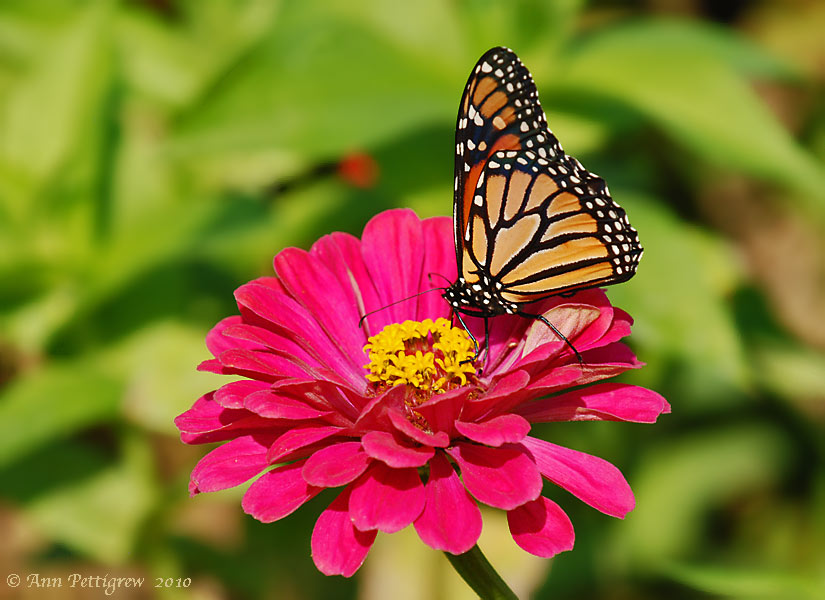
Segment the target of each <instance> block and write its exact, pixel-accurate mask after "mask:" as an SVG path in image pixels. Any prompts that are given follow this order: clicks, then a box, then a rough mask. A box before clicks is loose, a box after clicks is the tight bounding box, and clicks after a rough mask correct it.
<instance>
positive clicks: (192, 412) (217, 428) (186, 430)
mask: <svg viewBox="0 0 825 600" xmlns="http://www.w3.org/2000/svg"><path fill="white" fill-rule="evenodd" d="M175 425H176V426H177V428H178V429H180V432H181V436H180V439H181V441H183V443H185V444H208V443H211V442H222V441H224V440H228V439H232V438H236V437H238V436H241V435H246V434H248V433H255V432H259V431H269V432H272V431H280V430H281V428H282V427H283V426H284V422H282V421H276V420H274V419H264V418H262V417H259V416H258V415H255V414H252V413H251V412H249V411H247V410H235V409H230V408H224V407H222V406H221V405H220V404H218V403H217V402H215V400H214V392H210V393H208V394H206V395H205V396H201V397H200V398H198V400H197V401H196V402H195V404H194V405H193V406H192V408H190V409H189V410H187V411H186V412H185V413H183V414H181V415H178V417H177V418H175Z"/></svg>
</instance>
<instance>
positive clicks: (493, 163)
mask: <svg viewBox="0 0 825 600" xmlns="http://www.w3.org/2000/svg"><path fill="white" fill-rule="evenodd" d="M487 165H488V166H489V167H490V168H491V169H498V168H499V167H501V165H500V164H499V163H497V162H496V161H494V160H491V161H490V162H488V163H487Z"/></svg>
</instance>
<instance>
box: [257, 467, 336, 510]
mask: <svg viewBox="0 0 825 600" xmlns="http://www.w3.org/2000/svg"><path fill="white" fill-rule="evenodd" d="M303 466H304V461H299V462H295V463H292V464H291V465H286V466H283V467H278V468H277V469H273V470H271V471H268V472H266V473H264V474H263V475H261V476H260V477H259V478H258V479H257V480H256V481H255V483H253V484H252V485H251V486H249V489H248V490H246V494H244V497H243V502H242V503H241V505H242V506H243V509H244V512H246V513H247V514H249V515H252V516H253V517H255V518H256V519H258V520H259V521H262V522H263V523H272V522H273V521H277V520H278V519H283V518H284V517H285V516H287V515H289V514H292V513H293V512H294V511H295V510H296V509H297V508H298V507H299V506H301V505H302V504H303V503H304V502H306V501H307V500H309V499H310V498H312V497H313V496H316V495H317V494H318V493H319V492H320V491H321V490H322V489H324V488H320V487H315V486H311V485H309V484H308V483H307V482H306V481H305V480H304V478H303V477H302V476H301V469H302V468H303Z"/></svg>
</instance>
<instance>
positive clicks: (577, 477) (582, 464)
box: [522, 437, 636, 519]
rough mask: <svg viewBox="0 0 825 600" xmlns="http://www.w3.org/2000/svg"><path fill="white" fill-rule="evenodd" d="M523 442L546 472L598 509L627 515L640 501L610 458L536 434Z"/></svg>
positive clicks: (608, 512)
mask: <svg viewBox="0 0 825 600" xmlns="http://www.w3.org/2000/svg"><path fill="white" fill-rule="evenodd" d="M522 445H523V446H525V447H526V448H527V449H528V450H529V451H530V453H531V454H532V455H533V457H534V458H535V460H536V464H537V465H538V468H539V470H540V471H541V474H542V475H544V476H545V477H546V478H547V479H549V480H550V481H552V482H553V483H555V484H556V485H558V486H560V487H563V488H564V489H566V490H567V491H568V492H570V493H571V494H573V495H574V496H576V498H578V499H579V500H582V501H583V502H586V503H587V504H589V505H590V506H592V507H593V508H595V509H596V510H599V511H601V512H603V513H605V514H608V515H610V516H613V517H619V518H620V519H623V518H624V517H625V515H627V513H629V512H630V511H631V510H633V507H634V506H635V505H636V500H635V499H634V498H633V491H632V490H631V489H630V486H629V485H628V483H627V481H626V480H625V478H624V476H623V475H622V473H621V471H619V469H617V468H616V467H614V466H613V465H611V464H610V463H609V462H607V461H606V460H604V459H601V458H599V457H597V456H592V455H590V454H585V453H584V452H578V451H577V450H571V449H570V448H565V447H563V446H557V445H555V444H551V443H550V442H545V441H544V440H540V439H537V438H533V437H526V438H524V441H523V442H522Z"/></svg>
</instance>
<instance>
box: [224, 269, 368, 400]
mask: <svg viewBox="0 0 825 600" xmlns="http://www.w3.org/2000/svg"><path fill="white" fill-rule="evenodd" d="M235 299H236V300H237V302H238V308H239V309H240V311H241V315H243V318H244V322H248V323H251V324H254V325H260V326H261V327H265V328H270V329H272V328H274V329H275V331H277V332H279V333H282V334H284V335H287V336H289V337H290V338H291V339H293V340H295V342H296V343H298V344H299V345H300V346H301V347H303V348H304V349H305V350H306V351H307V352H309V353H310V354H312V355H313V356H315V357H316V358H317V359H318V360H319V361H320V362H322V363H323V364H325V365H327V366H328V367H329V370H330V371H332V372H334V373H338V374H340V375H341V376H342V377H344V378H345V379H346V381H347V382H348V383H349V384H350V385H352V386H356V389H361V390H363V389H366V381H365V380H364V375H363V370H362V369H361V367H360V365H357V364H354V362H353V361H352V359H351V358H350V357H348V356H345V355H344V353H343V351H342V349H341V348H340V347H339V346H338V345H337V344H335V342H333V340H332V339H330V337H329V336H328V335H327V334H326V332H324V330H323V329H322V328H321V327H320V325H319V324H318V322H317V321H316V319H315V317H314V316H313V315H312V313H310V311H308V310H307V309H306V308H304V307H303V306H301V304H299V303H298V302H297V301H296V300H295V299H294V298H292V297H290V296H288V295H286V294H284V293H279V292H277V291H274V290H273V289H272V288H270V287H267V286H264V285H261V284H260V283H258V282H251V283H247V284H246V285H242V286H241V287H239V288H238V289H237V290H235Z"/></svg>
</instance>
